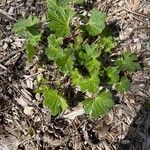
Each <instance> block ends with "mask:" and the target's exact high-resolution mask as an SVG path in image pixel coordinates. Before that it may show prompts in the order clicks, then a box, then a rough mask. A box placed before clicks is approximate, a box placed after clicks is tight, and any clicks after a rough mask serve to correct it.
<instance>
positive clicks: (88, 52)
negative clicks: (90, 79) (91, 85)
mask: <svg viewBox="0 0 150 150" xmlns="http://www.w3.org/2000/svg"><path fill="white" fill-rule="evenodd" d="M97 47H98V45H97V44H93V45H91V46H90V45H88V44H85V45H84V46H83V47H82V49H83V50H82V51H80V53H79V56H80V58H81V59H83V63H84V65H85V67H86V68H87V69H88V71H89V73H90V74H91V73H93V72H97V73H98V72H99V70H100V66H101V63H100V62H99V61H98V60H97V58H98V57H99V56H100V54H101V51H100V50H99V49H97Z"/></svg>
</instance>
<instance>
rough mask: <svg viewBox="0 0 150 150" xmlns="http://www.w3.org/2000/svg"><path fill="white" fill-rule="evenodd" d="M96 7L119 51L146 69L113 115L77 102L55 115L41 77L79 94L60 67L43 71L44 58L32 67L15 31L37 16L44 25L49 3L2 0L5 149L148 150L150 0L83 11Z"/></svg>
mask: <svg viewBox="0 0 150 150" xmlns="http://www.w3.org/2000/svg"><path fill="white" fill-rule="evenodd" d="M94 6H95V7H97V8H98V9H99V10H101V11H103V12H105V13H106V22H107V24H108V25H109V27H110V28H111V29H112V30H113V35H114V37H115V39H116V41H117V43H118V45H117V48H116V50H115V52H116V53H117V54H118V53H122V52H123V51H125V50H130V51H131V52H134V53H136V54H137V56H138V58H139V61H140V64H141V66H142V69H141V71H138V72H136V73H133V74H131V76H132V87H131V90H130V91H129V92H127V93H124V94H118V95H117V96H118V100H117V104H116V105H115V107H114V108H113V109H112V110H111V111H110V112H109V113H107V114H106V115H104V116H102V117H99V118H97V119H90V118H88V116H86V115H85V114H84V112H83V109H82V106H80V105H76V104H74V105H76V106H75V107H72V108H70V110H67V111H66V112H65V113H63V114H60V115H59V116H57V117H53V116H51V114H50V113H49V111H48V110H47V109H46V108H44V107H43V105H42V97H41V96H40V95H39V94H35V93H34V88H35V87H36V78H37V76H38V75H41V74H43V75H44V76H45V77H46V78H47V79H48V82H49V84H53V82H55V80H56V79H59V80H60V81H64V80H65V83H64V87H63V88H65V89H66V90H67V92H68V93H72V92H73V89H71V87H69V86H68V85H67V83H66V82H67V81H66V79H65V77H64V76H62V75H61V74H60V73H59V72H58V71H57V70H56V66H55V65H53V64H51V63H48V64H47V66H46V68H45V69H43V68H40V67H39V65H38V64H39V62H40V61H41V60H42V58H41V60H40V59H39V58H38V57H35V58H34V60H33V62H32V63H31V64H27V63H26V61H27V58H26V54H25V51H24V47H23V45H24V41H25V40H24V39H22V38H19V37H17V36H16V35H15V34H14V33H12V32H11V29H12V25H13V24H14V23H15V22H16V20H18V19H19V18H23V17H27V16H29V15H35V16H38V17H39V18H40V19H41V20H43V21H44V20H45V6H44V1H42V0H36V1H35V0H1V1H0V150H10V149H11V150H59V149H60V150H142V146H143V145H144V146H146V145H147V144H149V141H150V134H149V128H150V123H149V122H150V115H149V112H150V1H148V0H142V1H140V0H97V1H96V2H94V1H88V2H86V3H85V6H84V7H83V8H80V9H81V12H82V13H84V11H88V10H90V9H91V7H94ZM40 49H41V50H42V47H41V48H40ZM68 90H69V91H68ZM81 96H82V94H81V93H77V94H74V97H76V98H78V97H81ZM145 150H148V148H146V147H145Z"/></svg>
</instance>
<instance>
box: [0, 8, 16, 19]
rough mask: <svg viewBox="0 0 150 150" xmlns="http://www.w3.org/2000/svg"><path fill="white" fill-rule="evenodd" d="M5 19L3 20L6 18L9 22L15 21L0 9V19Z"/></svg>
mask: <svg viewBox="0 0 150 150" xmlns="http://www.w3.org/2000/svg"><path fill="white" fill-rule="evenodd" d="M1 16H2V17H5V18H8V19H10V20H15V21H16V19H15V18H13V17H12V16H10V15H9V14H8V13H7V12H6V11H4V10H2V9H0V17H1Z"/></svg>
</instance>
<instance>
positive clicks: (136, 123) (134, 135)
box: [117, 102, 150, 150]
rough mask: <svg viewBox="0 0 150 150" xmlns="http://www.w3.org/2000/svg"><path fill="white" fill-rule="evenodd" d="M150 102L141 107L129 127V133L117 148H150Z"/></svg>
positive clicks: (132, 149)
mask: <svg viewBox="0 0 150 150" xmlns="http://www.w3.org/2000/svg"><path fill="white" fill-rule="evenodd" d="M149 114H150V104H149V103H148V102H145V104H144V105H143V106H142V108H141V109H140V111H139V113H138V114H137V116H136V117H135V118H134V120H133V122H132V124H131V125H130V127H129V130H128V133H127V135H126V137H125V138H124V139H122V140H121V141H120V143H119V146H118V148H117V150H150V115H149Z"/></svg>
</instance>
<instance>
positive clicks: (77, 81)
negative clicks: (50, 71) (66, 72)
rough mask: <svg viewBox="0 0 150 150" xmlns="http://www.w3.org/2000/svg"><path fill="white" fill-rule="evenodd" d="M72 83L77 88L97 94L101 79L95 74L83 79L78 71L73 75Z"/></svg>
mask: <svg viewBox="0 0 150 150" xmlns="http://www.w3.org/2000/svg"><path fill="white" fill-rule="evenodd" d="M71 79H72V83H73V84H74V85H75V86H80V88H81V90H83V91H89V92H92V93H95V92H97V91H98V87H99V83H100V79H99V77H98V76H97V74H93V75H92V76H91V77H83V76H82V75H80V73H79V72H78V70H77V69H75V70H74V71H72V73H71Z"/></svg>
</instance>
